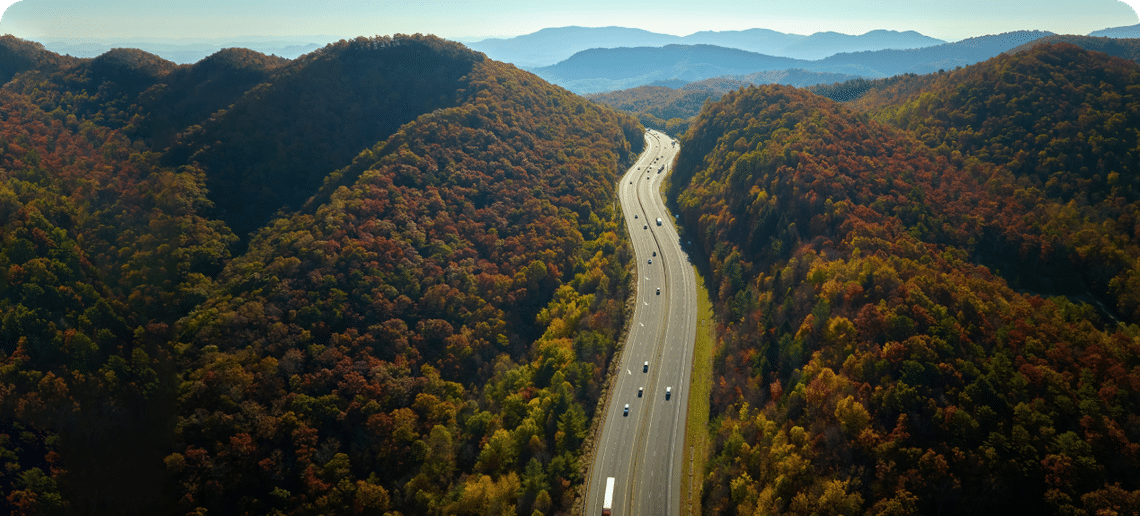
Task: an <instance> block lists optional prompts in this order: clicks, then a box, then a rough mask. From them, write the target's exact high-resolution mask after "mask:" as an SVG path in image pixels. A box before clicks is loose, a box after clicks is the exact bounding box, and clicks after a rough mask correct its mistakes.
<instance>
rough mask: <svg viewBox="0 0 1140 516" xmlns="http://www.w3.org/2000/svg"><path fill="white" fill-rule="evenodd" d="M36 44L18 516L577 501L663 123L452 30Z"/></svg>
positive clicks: (23, 261) (7, 259)
mask: <svg viewBox="0 0 1140 516" xmlns="http://www.w3.org/2000/svg"><path fill="white" fill-rule="evenodd" d="M3 43H5V44H6V45H8V46H6V47H4V48H8V49H14V50H12V52H22V53H20V54H19V55H31V56H33V57H34V56H35V55H36V54H35V52H37V51H40V50H42V49H37V48H36V47H34V46H31V45H22V46H21V42H19V41H18V40H17V41H15V42H12V41H8V40H4V41H3ZM29 59H30V60H26V61H27V62H23V61H21V62H17V63H15V65H14V68H13V70H14V71H13V72H12V73H14V74H15V79H14V80H13V81H12V82H10V83H9V84H8V85H6V86H5V88H4V89H3V90H0V120H2V124H0V179H2V180H0V224H2V226H0V241H2V242H3V246H2V249H3V252H2V253H0V278H2V280H3V281H2V282H0V463H2V464H3V465H4V467H3V468H0V493H3V494H4V495H3V497H2V499H0V511H3V512H6V513H12V514H69V513H91V512H96V513H105V512H106V513H120V512H122V513H156V514H172V513H178V514H187V513H202V512H205V511H209V512H210V513H237V514H329V513H338V514H339V513H352V514H385V513H397V514H399V513H402V514H419V513H427V512H433V513H449V514H468V513H470V514H483V513H488V514H489V513H495V514H500V513H503V512H510V511H515V512H525V513H527V514H531V513H534V512H536V511H537V512H539V513H545V514H552V513H559V512H566V511H567V510H569V507H570V506H571V504H572V503H573V501H574V499H575V497H577V496H578V495H579V494H580V493H579V492H578V488H579V486H581V483H582V465H581V462H580V460H581V458H582V454H583V447H584V445H585V443H587V441H588V435H587V433H588V430H589V429H590V427H591V424H592V421H593V415H594V413H595V408H596V406H597V403H598V400H599V396H600V393H601V392H602V389H603V383H604V380H605V376H606V374H607V371H608V369H609V364H610V361H611V359H612V358H613V356H614V354H615V351H616V349H617V341H618V338H619V336H620V332H621V329H622V327H623V325H624V323H625V303H626V299H627V297H628V296H629V289H630V278H629V273H628V271H627V267H626V266H627V264H628V262H629V259H630V257H631V256H630V254H631V253H630V249H629V246H628V243H627V241H626V239H625V236H624V234H623V233H622V231H621V228H622V225H621V224H620V223H619V220H620V219H619V216H620V215H619V213H618V212H617V211H616V206H615V204H614V197H615V188H616V186H615V184H616V181H617V178H618V174H619V173H620V171H622V170H624V168H625V167H626V166H628V165H629V164H630V163H631V162H632V159H633V158H634V157H635V156H636V155H637V154H638V153H639V152H640V150H641V146H642V145H643V136H642V128H641V127H640V126H639V125H638V124H637V122H636V121H635V120H634V119H632V118H631V117H628V116H624V115H619V114H617V113H615V112H613V111H611V110H609V109H608V108H604V107H599V106H597V105H594V104H591V103H589V102H587V101H585V100H583V99H581V98H578V97H576V96H573V95H572V94H570V93H568V92H566V91H565V90H562V89H560V88H556V87H553V86H551V85H549V84H546V83H545V82H543V81H542V80H541V79H538V78H537V77H535V76H533V75H531V74H529V73H526V72H522V71H520V70H518V69H516V68H514V67H512V66H510V65H505V64H502V63H497V62H494V61H490V60H487V59H486V58H485V57H483V56H482V55H481V54H477V53H474V52H471V51H469V50H467V49H465V48H463V47H462V46H460V45H458V44H454V43H450V42H446V41H443V40H440V39H438V38H434V37H431V36H419V35H417V36H394V37H377V38H358V39H357V40H353V41H342V42H339V43H336V44H333V45H330V46H328V47H326V48H325V49H323V50H321V51H319V52H317V53H315V54H311V55H309V56H306V57H302V58H300V59H298V60H295V61H292V62H282V61H283V60H280V59H278V58H273V57H270V56H263V55H261V54H257V53H254V52H249V51H245V50H239V49H227V50H223V51H221V52H219V53H218V54H215V55H214V56H211V57H210V58H207V59H205V60H203V61H202V62H200V63H197V64H195V65H189V66H177V65H172V64H170V63H168V62H164V61H162V60H161V59H158V58H157V57H155V56H152V55H149V54H146V53H142V52H138V51H134V50H116V51H114V52H113V53H108V54H105V55H104V56H100V58H97V59H94V60H75V61H74V62H72V61H68V60H66V59H55V60H47V61H36V60H35V59H31V58H29ZM409 59H412V61H409ZM36 63H39V65H37V64H36ZM60 63H62V64H60ZM393 63H404V64H408V63H411V64H410V65H408V66H405V67H404V68H402V69H401V68H398V67H395V68H393V67H392V66H389V65H392V64H393ZM413 65H414V66H413ZM428 65H430V66H428ZM37 66H39V67H38V68H37ZM243 88H244V89H243ZM297 99H302V100H304V99H307V100H305V102H303V103H301V104H295V103H293V102H294V101H295V100H297ZM302 141H304V142H306V145H309V146H307V147H306V146H304V145H300V144H297V145H294V144H293V143H289V145H286V146H281V145H280V144H281V142H286V143H288V142H294V143H296V142H302ZM219 190H220V191H219ZM242 203H245V204H246V205H248V210H247V211H244V212H241V213H244V214H245V215H249V217H250V218H242V219H241V221H240V224H239V223H238V222H235V221H237V220H238V219H237V218H234V216H233V215H234V213H235V206H239V205H241V204H242ZM245 215H242V217H245ZM258 217H261V219H259V218H258ZM260 220H269V222H268V223H267V224H262V223H261V222H259V221H260ZM235 225H238V226H239V227H240V228H241V230H240V231H239V232H238V234H235V232H234V231H232V230H231V227H234V226H235ZM241 238H244V239H245V241H244V242H241V243H239V239H241Z"/></svg>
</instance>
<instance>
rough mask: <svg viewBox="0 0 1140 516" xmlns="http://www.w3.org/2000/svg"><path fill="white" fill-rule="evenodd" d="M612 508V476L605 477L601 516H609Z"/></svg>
mask: <svg viewBox="0 0 1140 516" xmlns="http://www.w3.org/2000/svg"><path fill="white" fill-rule="evenodd" d="M613 508H614V477H609V478H607V479H606V498H605V500H604V501H603V502H602V516H610V511H612V510H613Z"/></svg>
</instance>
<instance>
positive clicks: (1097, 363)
mask: <svg viewBox="0 0 1140 516" xmlns="http://www.w3.org/2000/svg"><path fill="white" fill-rule="evenodd" d="M1137 71H1138V69H1137V66H1136V65H1135V64H1134V63H1130V62H1127V61H1123V60H1118V59H1115V58H1109V57H1107V56H1104V55H1103V54H1097V53H1090V52H1087V51H1083V50H1080V49H1078V48H1076V47H1072V46H1068V45H1042V46H1039V47H1036V48H1034V49H1032V50H1028V51H1025V52H1022V53H1018V54H1016V55H1013V56H1003V57H1000V58H995V59H993V60H991V61H988V62H986V63H981V64H978V65H975V66H972V67H967V68H964V69H962V70H961V71H959V72H954V73H946V74H936V75H933V76H930V78H929V79H924V80H925V81H927V82H926V83H925V84H924V85H923V86H922V88H916V89H914V90H911V91H912V93H911V95H910V97H909V98H910V100H905V101H902V102H899V103H892V102H891V101H884V102H882V103H881V104H880V107H879V108H878V109H877V110H873V111H871V113H873V116H870V115H868V114H860V113H858V112H855V111H851V110H849V109H847V108H845V107H843V106H841V105H838V104H836V103H834V102H833V101H830V100H828V99H825V98H822V97H819V96H816V95H813V94H810V93H807V92H804V91H802V90H794V89H792V88H786V87H775V86H764V87H759V88H747V89H744V90H741V91H738V92H735V93H730V94H728V95H725V96H724V97H723V98H721V99H720V101H718V102H716V103H714V104H712V105H709V106H706V107H705V108H704V109H703V110H702V112H701V115H700V116H699V117H698V118H697V120H696V121H695V122H694V123H693V125H692V126H691V128H690V130H689V132H688V133H687V134H686V136H685V138H684V147H683V148H682V151H681V153H680V155H679V157H678V163H677V166H676V169H675V172H674V176H673V177H672V178H670V182H671V184H670V197H671V198H673V199H675V200H676V203H677V209H678V210H679V211H680V215H681V219H682V220H683V222H684V226H685V229H686V234H687V235H690V236H691V237H692V238H693V241H694V244H695V245H696V244H699V245H700V246H701V248H703V250H704V251H705V253H706V256H707V264H706V267H707V269H708V272H709V274H710V276H711V292H710V293H711V294H712V296H713V298H714V303H715V307H716V317H717V321H718V350H717V351H716V355H715V357H714V369H715V372H716V375H717V376H716V377H715V378H714V380H713V388H712V399H711V403H712V417H713V419H712V420H711V421H710V425H711V426H710V431H711V432H712V433H713V434H714V435H715V439H714V440H715V450H714V458H713V460H712V462H711V463H710V464H709V466H708V475H707V477H706V480H705V484H704V495H703V500H702V501H703V505H704V508H705V510H706V511H709V512H712V513H717V514H760V513H776V512H779V513H794V514H809V513H816V512H826V513H832V514H851V513H862V512H866V513H874V514H878V513H892V514H896V513H897V514H911V513H918V514H931V513H936V512H950V513H973V514H979V513H1008V512H1050V513H1072V514H1099V513H1111V512H1113V511H1123V512H1128V511H1131V510H1134V508H1135V507H1136V506H1137V504H1138V503H1140V485H1138V484H1137V478H1140V474H1138V473H1140V471H1138V468H1140V455H1138V454H1137V452H1138V451H1140V417H1138V414H1140V326H1137V324H1136V323H1137V322H1140V314H1138V313H1137V312H1136V311H1135V307H1136V304H1135V301H1134V300H1133V298H1132V296H1133V295H1134V293H1135V292H1136V291H1137V289H1136V288H1134V287H1129V285H1130V283H1129V282H1131V281H1134V280H1133V278H1134V277H1135V274H1136V273H1135V272H1134V270H1135V267H1136V266H1137V264H1138V263H1140V262H1138V261H1137V257H1138V256H1140V254H1138V253H1137V236H1138V235H1137V232H1136V228H1137V226H1136V225H1135V223H1134V222H1133V221H1134V220H1136V219H1134V218H1132V217H1133V216H1134V215H1133V214H1134V213H1135V204H1134V203H1135V199H1133V197H1132V195H1133V194H1132V190H1130V189H1129V188H1130V186H1129V184H1130V183H1129V181H1132V180H1134V178H1135V177H1136V172H1135V170H1134V168H1135V160H1134V159H1132V158H1129V156H1131V155H1132V152H1134V149H1135V148H1136V143H1137V142H1136V140H1135V129H1134V128H1135V125H1133V124H1129V123H1127V120H1129V118H1128V117H1130V116H1133V115H1134V113H1133V112H1134V111H1135V109H1134V108H1130V107H1128V106H1129V105H1130V104H1129V102H1130V100H1128V99H1129V98H1131V96H1130V93H1131V92H1132V91H1133V90H1135V89H1136V88H1137V87H1138V86H1137V85H1138V84H1140V75H1137ZM903 82H905V81H897V82H896V83H897V84H902V83H903ZM995 90H1001V91H995ZM896 98H897V97H896ZM1067 106H1072V107H1071V108H1069V107H1067ZM876 119H878V120H882V121H885V122H888V123H887V124H884V123H883V122H880V121H878V120H876ZM1043 119H1047V122H1045V121H1043ZM1034 124H1039V125H1038V126H1035V125H1034ZM1085 124H1088V125H1085ZM1022 128H1024V129H1022ZM1090 135H1093V136H1091V137H1090ZM1102 139H1103V141H1102ZM1093 146H1095V147H1096V148H1097V149H1098V150H1100V152H1096V151H1092V150H1091V149H1092V147H1093ZM1082 152H1087V153H1088V154H1084V155H1083V158H1082V159H1083V160H1084V163H1086V164H1087V165H1085V167H1086V168H1083V169H1082V168H1077V167H1073V166H1071V165H1066V164H1065V163H1069V162H1068V161H1066V160H1069V159H1070V158H1069V157H1068V156H1070V153H1073V154H1078V153H1082ZM1110 172H1116V175H1114V176H1113V179H1112V180H1111V184H1110V182H1109V180H1108V179H1107V176H1108V174H1109V173H1110ZM1126 175H1127V178H1126V177H1124V176H1126Z"/></svg>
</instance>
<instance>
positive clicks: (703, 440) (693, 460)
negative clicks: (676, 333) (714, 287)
mask: <svg viewBox="0 0 1140 516" xmlns="http://www.w3.org/2000/svg"><path fill="white" fill-rule="evenodd" d="M693 272H694V274H695V275H696V280H697V338H696V342H695V343H694V345H693V375H692V377H691V384H690V387H689V389H690V391H689V416H688V417H687V418H686V419H685V456H684V459H682V460H684V465H685V471H684V476H683V477H682V478H681V500H682V501H683V504H682V506H681V514H682V515H683V516H688V515H697V514H701V485H702V483H703V481H704V472H705V462H707V461H708V455H709V391H710V389H712V376H713V375H712V358H713V342H714V341H713V308H712V302H711V301H709V292H708V290H707V289H706V288H705V279H704V278H703V277H702V276H701V274H700V272H698V271H696V270H695V268H694V271H693Z"/></svg>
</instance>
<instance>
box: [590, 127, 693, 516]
mask: <svg viewBox="0 0 1140 516" xmlns="http://www.w3.org/2000/svg"><path fill="white" fill-rule="evenodd" d="M645 139H646V143H647V146H646V150H645V152H644V153H642V155H641V158H640V159H639V160H638V161H637V163H635V164H634V165H633V167H632V168H630V170H629V171H628V172H626V174H625V176H624V177H623V178H622V179H621V183H620V185H619V189H618V195H619V197H620V199H621V205H622V211H623V212H624V213H625V218H626V225H627V226H628V227H629V234H630V237H631V240H632V241H633V248H634V251H635V254H636V256H637V281H638V286H637V308H636V309H635V310H634V313H633V320H632V323H631V324H632V325H631V327H630V331H629V335H628V340H627V341H626V343H625V348H624V350H623V352H622V355H621V357H620V360H621V369H620V374H618V377H617V379H616V381H615V384H614V385H613V386H612V389H611V391H610V395H609V402H608V405H607V406H606V410H605V421H604V422H603V426H602V435H601V440H600V441H599V442H598V445H597V447H596V448H595V450H596V451H595V455H594V464H593V466H592V467H591V468H590V473H589V475H590V478H589V489H588V493H587V498H586V514H587V515H600V514H601V513H602V503H603V497H604V495H605V488H606V477H614V478H615V479H616V482H615V485H614V494H613V508H612V510H613V515H614V516H619V515H621V516H625V515H647V516H659V515H670V516H677V515H679V514H680V507H681V474H682V467H681V466H682V464H681V459H682V457H683V455H684V453H683V446H684V443H685V417H686V416H687V409H688V399H689V377H690V374H691V372H692V363H693V357H692V352H693V342H694V339H695V336H696V321H697V290H696V281H695V278H694V276H693V268H692V266H691V265H690V263H689V260H688V258H687V256H686V255H685V253H684V251H683V250H682V242H680V240H679V239H678V237H677V230H676V228H675V227H674V225H673V220H672V218H671V217H670V216H669V215H668V213H666V211H665V204H664V203H663V202H662V200H661V193H660V190H659V188H660V186H661V181H662V180H664V178H665V176H666V175H667V174H668V173H669V171H670V167H671V166H672V163H673V157H674V156H675V155H676V153H677V151H678V150H680V146H679V145H677V144H674V141H673V140H672V139H670V138H669V137H668V136H666V135H665V134H663V133H660V132H657V131H648V132H646V135H645ZM662 166H664V170H663V171H662V170H661V167H662ZM658 218H660V219H661V225H660V226H658V225H657V222H656V221H657V219H658ZM654 253H656V255H654ZM651 261H652V263H651ZM658 288H660V289H661V293H660V294H658V293H657V289H658ZM645 362H649V370H648V372H646V371H645V366H644V364H645ZM667 388H668V389H669V390H670V391H671V395H670V396H669V398H668V399H666V394H665V393H666V389H667ZM639 392H640V393H641V394H640V395H639ZM626 404H628V405H629V415H624V411H625V406H626Z"/></svg>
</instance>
